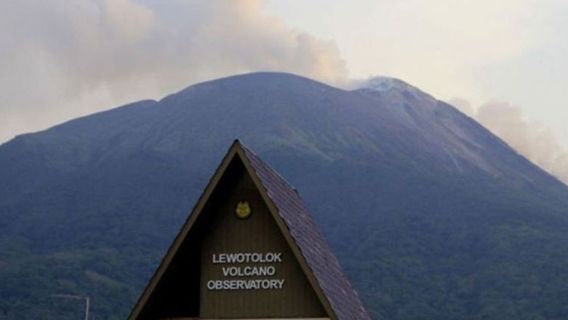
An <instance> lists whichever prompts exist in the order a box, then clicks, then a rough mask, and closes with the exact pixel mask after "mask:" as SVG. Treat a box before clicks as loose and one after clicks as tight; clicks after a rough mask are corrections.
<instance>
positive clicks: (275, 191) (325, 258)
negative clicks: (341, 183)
mask: <svg viewBox="0 0 568 320" xmlns="http://www.w3.org/2000/svg"><path fill="white" fill-rule="evenodd" d="M235 157H238V158H239V159H240V160H241V161H242V163H243V164H244V167H245V169H246V171H247V173H248V174H249V176H250V177H251V179H252V180H253V182H254V184H255V185H256V188H257V189H258V191H259V192H260V194H261V196H262V198H263V200H264V201H265V202H266V204H267V206H268V208H269V211H270V213H271V214H272V215H273V217H274V220H275V222H276V224H277V225H278V227H279V229H280V231H281V232H282V234H283V236H284V238H285V239H286V241H287V242H288V244H289V245H290V247H291V249H292V252H293V253H294V256H295V257H296V259H297V261H298V262H299V264H300V266H301V268H302V269H303V271H304V273H305V275H306V277H307V279H308V281H309V282H310V284H311V286H312V288H313V289H314V291H315V293H316V294H317V297H318V298H319V300H320V302H321V303H322V306H323V307H324V309H325V310H326V312H327V313H328V314H329V316H330V317H331V319H337V320H347V319H349V320H353V319H357V320H359V319H361V320H367V319H371V318H370V316H369V315H368V313H367V311H366V310H365V308H364V307H363V305H362V303H361V301H360V299H359V297H358V295H357V293H356V292H355V290H354V289H353V287H352V286H351V284H350V282H349V280H348V279H347V278H346V277H345V275H344V274H343V272H342V270H341V267H340V265H339V262H338V261H337V258H336V257H335V256H334V254H333V253H332V252H331V249H330V248H329V246H328V245H327V243H326V241H325V240H324V238H323V237H322V235H321V234H320V232H319V231H318V230H317V227H316V225H315V223H314V221H313V220H312V218H311V216H310V214H309V213H308V210H307V208H306V206H305V205H304V203H303V201H302V199H301V198H300V196H299V195H298V193H297V192H296V190H295V189H294V188H293V187H292V186H290V185H289V184H288V183H287V182H286V181H285V180H284V178H282V177H281V176H280V175H279V174H278V173H276V172H275V171H274V170H273V169H272V168H270V166H268V165H267V164H266V163H265V162H263V161H262V160H261V159H260V158H259V157H258V156H257V155H256V154H254V153H253V152H252V151H251V150H250V149H248V148H246V147H245V146H244V145H242V144H241V143H240V142H239V141H238V140H235V142H234V143H233V144H232V146H231V147H230V149H229V151H228V152H227V155H226V156H225V158H224V159H223V161H222V162H221V165H220V166H219V167H218V168H217V170H216V172H215V174H214V175H213V177H212V178H211V180H210V182H209V184H208V185H207V187H206V188H205V191H204V192H203V194H202V195H201V197H200V198H199V200H198V202H197V204H196V205H195V207H194V209H193V211H192V212H191V214H190V216H189V217H188V219H187V221H186V222H185V224H184V225H183V227H182V229H181V231H180V233H179V234H178V235H177V237H176V239H175V240H174V243H173V244H172V246H171V247H170V248H169V250H168V252H167V253H166V256H165V257H164V259H163V260H162V262H161V264H160V266H159V267H158V269H157V271H156V272H155V274H154V276H153V277H152V279H151V280H150V282H149V284H148V286H147V287H146V289H145V290H144V293H143V294H142V296H141V297H140V299H139V300H138V302H137V303H136V305H135V307H134V309H133V310H132V313H131V314H130V316H129V319H137V318H138V315H139V314H140V312H141V311H142V310H143V308H144V305H145V304H146V302H147V300H148V299H149V297H150V296H151V294H152V292H153V290H154V289H155V288H156V286H157V285H158V283H159V282H160V280H161V278H162V276H163V274H164V272H165V271H166V270H167V269H168V266H169V265H170V263H171V261H172V259H173V257H174V256H175V254H176V252H177V250H178V248H179V247H180V246H181V245H182V243H183V242H184V240H185V239H186V236H187V235H188V234H189V232H190V230H191V228H192V226H193V225H194V223H195V221H196V220H197V218H198V217H199V215H200V214H201V212H202V210H203V208H204V207H205V205H206V204H207V202H208V200H209V197H210V196H211V194H212V192H213V191H214V190H215V188H216V186H217V184H218V183H219V181H220V180H221V178H222V177H223V174H224V172H225V170H226V169H227V167H228V166H229V164H230V163H231V162H232V161H233V160H234V159H235Z"/></svg>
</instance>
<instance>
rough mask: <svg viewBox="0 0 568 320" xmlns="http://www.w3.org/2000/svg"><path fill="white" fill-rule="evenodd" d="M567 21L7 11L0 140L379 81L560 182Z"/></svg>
mask: <svg viewBox="0 0 568 320" xmlns="http://www.w3.org/2000/svg"><path fill="white" fill-rule="evenodd" d="M566 17H568V1H563V0H540V1H536V0H499V1H494V0H475V1H474V0H354V1H341V0H310V1H301V0H266V1H262V0H235V1H229V0H218V1H215V0H209V1H197V0H193V1H192V0H188V1H182V0H168V1H160V0H81V1H68V0H51V1H41V0H35V1H33V0H4V1H1V2H0V58H1V59H0V68H1V70H2V72H1V73H0V87H1V88H2V94H1V95H0V142H2V141H6V140H8V139H10V138H11V137H13V136H15V135H17V134H21V133H24V132H29V131H36V130H40V129H43V128H46V127H49V126H51V125H54V124H56V123H59V122H61V121H64V120H68V119H71V118H74V117H77V116H81V115H86V114H90V113H93V112H96V111H100V110H104V109H108V108H110V107H114V106H117V105H120V104H123V103H127V102H131V101H135V100H140V99H145V98H160V97H163V96H164V95H166V94H169V93H172V92H175V91H176V90H179V89H181V88H183V87H186V86H188V85H190V84H192V83H195V82H200V81H203V80H208V79H213V78H217V77H221V76H226V75H231V74H235V73H243V72H251V71H261V70H274V71H288V72H293V73H298V74H302V75H305V76H308V77H312V78H315V79H318V80H322V81H325V82H328V83H331V84H336V85H340V86H341V85H345V84H347V83H348V82H349V80H350V79H361V78H363V79H364V78H367V77H369V76H374V75H387V76H393V77H397V78H401V79H403V80H405V81H407V82H409V83H411V84H413V85H416V86H418V87H419V88H421V89H423V90H425V91H427V92H429V93H431V94H433V95H434V96H436V97H437V98H439V99H443V100H448V101H449V100H451V101H454V102H458V103H456V105H458V107H460V108H462V110H464V111H466V112H468V113H469V114H470V115H471V116H473V117H475V118H477V119H478V120H480V121H481V122H484V123H485V124H486V125H487V126H488V127H491V126H492V127H491V129H492V130H493V131H494V132H496V133H499V134H501V135H502V136H503V135H507V136H508V137H509V138H506V140H507V139H508V140H507V141H508V142H509V143H510V144H512V145H513V146H515V147H516V148H518V149H519V150H521V152H523V153H525V154H526V155H527V156H529V157H530V158H531V159H533V160H534V161H536V162H539V161H540V162H539V164H541V165H543V166H548V168H547V169H549V170H551V171H554V170H556V172H557V175H562V174H561V173H560V172H563V171H562V170H566V177H568V160H563V159H568V156H567V153H566V151H565V149H566V146H568V126H567V125H566V122H567V120H568V107H567V106H566V103H567V102H566V101H568V59H567V57H568V37H566V35H564V34H563V33H565V30H568V19H566ZM456 98H457V99H456ZM504 110H505V111H506V110H509V111H511V110H514V112H504ZM492 111H493V112H494V114H491V112H492ZM508 117H513V118H514V121H513V120H511V119H510V118H508ZM496 118H498V119H501V120H499V121H491V123H490V121H489V120H488V119H492V120H494V119H496ZM512 123H515V125H513V124H512ZM511 126H514V128H516V129H515V130H510V128H511ZM521 129H522V130H521ZM504 132H507V134H505V133H504ZM514 133H518V134H517V135H514ZM543 137H546V139H548V140H547V143H546V145H548V146H549V148H547V149H546V150H547V151H542V150H540V149H539V148H536V147H535V146H538V145H539V143H538V141H539V139H543ZM530 139H532V140H531V141H528V140H530ZM515 141H516V142H515ZM529 146H532V147H529ZM541 153H546V155H548V156H545V157H544V158H546V160H542V161H541V160H535V159H536V158H535V157H536V156H531V154H536V155H538V157H540V158H542V157H543V156H541ZM545 163H549V165H546V164H545ZM550 163H557V164H556V165H551V164H550ZM551 168H554V169H551Z"/></svg>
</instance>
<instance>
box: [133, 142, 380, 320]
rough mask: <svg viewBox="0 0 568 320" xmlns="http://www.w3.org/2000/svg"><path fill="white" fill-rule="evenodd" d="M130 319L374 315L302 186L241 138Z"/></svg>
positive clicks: (340, 319) (346, 318) (355, 319)
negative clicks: (309, 206) (318, 224)
mask: <svg viewBox="0 0 568 320" xmlns="http://www.w3.org/2000/svg"><path fill="white" fill-rule="evenodd" d="M129 319H137V320H142V319H144V320H146V319H152V320H154V319H337V320H359V319H360V320H367V319H370V317H369V315H368V314H367V312H366V310H365V308H364V307H363V305H362V303H361V301H360V300H359V297H358V296H357V293H356V292H355V291H354V289H353V288H352V286H351V284H350V283H349V281H348V280H347V278H346V277H345V276H344V274H343V272H342V271H341V267H340V266H339V263H338V261H337V259H336V258H335V256H334V255H333V253H332V252H331V250H330V248H329V247H328V245H327V243H326V242H325V241H324V239H323V237H322V236H321V234H320V233H319V232H318V231H317V228H316V226H315V224H314V222H313V220H312V218H311V217H310V214H309V213H308V211H307V209H306V207H305V205H304V204H303V202H302V200H301V198H300V197H299V195H298V194H297V192H296V191H295V190H294V188H292V187H291V186H290V185H289V184H288V183H287V182H286V181H285V180H284V179H283V178H282V177H281V176H280V175H279V174H277V173H276V172H275V171H274V170H273V169H271V168H270V167H269V166H268V165H267V164H266V163H264V162H263V161H262V160H260V159H259V158H258V157H257V156H256V155H255V154H254V153H253V152H251V151H250V150H249V149H247V148H246V147H244V146H243V145H242V144H241V143H240V142H239V141H235V142H234V143H233V145H232V146H231V148H230V149H229V151H228V153H227V155H226V156H225V158H224V159H223V161H222V163H221V165H220V166H219V168H218V169H217V171H216V172H215V174H214V175H213V177H212V178H211V180H210V182H209V184H208V185H207V187H206V189H205V191H204V193H203V194H202V196H201V197H200V199H199V200H198V202H197V204H196V206H195V207H194V209H193V211H192V212H191V215H190V216H189V217H188V219H187V221H186V222H185V224H184V225H183V227H182V229H181V231H180V233H179V234H178V235H177V237H176V239H175V240H174V243H173V244H172V245H171V247H170V248H169V250H168V252H167V254H166V256H165V257H164V258H163V260H162V262H161V264H160V266H159V268H158V269H157V271H156V272H155V274H154V276H153V277H152V279H151V280H150V282H149V284H148V285H147V287H146V289H145V290H144V292H143V294H142V295H141V297H140V298H139V300H138V302H137V303H136V305H135V306H134V308H133V310H132V312H131V314H130V316H129Z"/></svg>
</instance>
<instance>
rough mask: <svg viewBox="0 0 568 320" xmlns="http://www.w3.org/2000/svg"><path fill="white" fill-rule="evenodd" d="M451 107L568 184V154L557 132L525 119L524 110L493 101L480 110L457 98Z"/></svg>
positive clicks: (451, 101) (482, 106) (453, 100)
mask: <svg viewBox="0 0 568 320" xmlns="http://www.w3.org/2000/svg"><path fill="white" fill-rule="evenodd" d="M449 103H450V104H452V105H453V106H455V107H456V108H458V109H459V110H461V111H462V112H464V113H465V114H467V115H469V116H471V117H473V118H475V119H477V120H478V121H479V122H480V123H481V124H483V125H484V126H485V127H487V128H488V129H489V130H491V131H492V132H493V133H495V134H496V135H497V136H499V137H500V138H501V139H503V140H504V141H505V142H507V143H508V144H509V145H510V146H511V147H513V148H514V149H515V150H517V151H518V152H519V153H521V154H522V155H524V156H525V157H527V158H528V159H529V160H531V161H532V162H534V163H536V164H537V165H539V166H540V167H541V168H543V169H545V170H547V171H548V172H550V173H551V174H552V175H554V176H556V177H558V178H559V179H560V180H562V181H564V182H566V183H568V151H567V150H565V149H564V148H563V147H562V145H561V144H560V143H559V141H558V139H557V138H556V137H555V135H554V134H553V132H552V131H551V130H550V129H549V128H547V127H545V126H543V125H541V124H539V123H536V122H532V121H529V120H527V119H525V117H524V114H523V110H522V109H521V108H520V107H518V106H515V105H512V104H510V103H508V102H503V101H490V102H487V103H484V104H482V105H481V106H480V107H479V108H478V109H477V110H476V109H474V108H473V107H472V106H471V105H470V104H469V102H467V100H464V99H459V98H454V99H451V100H450V101H449Z"/></svg>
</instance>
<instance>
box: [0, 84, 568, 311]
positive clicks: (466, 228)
mask: <svg viewBox="0 0 568 320" xmlns="http://www.w3.org/2000/svg"><path fill="white" fill-rule="evenodd" d="M235 138H239V139H241V140H242V141H243V142H244V143H245V144H246V145H248V146H249V147H250V148H251V149H253V150H254V151H255V152H256V153H257V154H258V155H259V156H261V157H262V158H263V159H265V160H266V161H267V162H268V163H270V165H271V166H273V167H274V168H275V169H276V170H277V171H279V172H280V173H282V175H283V176H284V177H286V179H287V180H288V181H289V182H290V183H291V184H292V185H294V186H295V187H296V188H297V189H298V190H299V192H300V193H301V195H302V197H303V198H304V200H305V201H306V203H307V205H308V206H309V207H310V209H311V211H312V213H313V214H314V216H315V219H316V221H317V223H318V225H319V227H320V229H321V230H322V231H323V233H324V235H325V236H326V238H327V239H328V241H329V242H330V244H331V246H332V247H333V248H334V249H335V251H336V254H337V256H338V258H339V259H340V261H341V263H342V265H343V267H344V269H345V270H346V272H347V274H348V275H349V277H350V278H351V280H352V282H353V283H354V285H355V286H356V288H357V289H358V291H359V293H360V295H361V296H362V298H363V300H364V301H365V303H366V305H367V307H368V309H369V310H370V311H371V313H372V314H373V316H374V317H375V318H376V319H382V318H384V319H444V318H445V319H560V318H563V317H564V316H565V315H566V314H568V274H567V272H566V270H568V250H566V247H567V246H568V188H567V187H566V186H565V185H564V184H562V183H561V182H559V181H558V180H557V179H555V178H554V177H552V176H550V175H548V174H547V173H546V172H544V171H543V170H541V169H539V168H538V167H536V166H535V165H533V164H532V163H530V162H529V161H528V160H526V159H525V158H523V157H522V156H520V155H519V154H518V153H517V152H515V151H514V150H512V149H511V148H510V147H509V146H507V145H506V144H505V143H504V142H503V141H501V140H500V139H498V138H497V137H495V136H494V135H492V134H491V133H490V132H489V131H488V130H486V129H485V128H483V127H482V126H481V125H479V124H478V123H476V122H475V121H474V120H472V119H470V118H468V117H467V116H465V115H463V114H462V113H460V112H459V111H457V110H456V109H454V108H453V107H451V106H449V105H447V104H445V103H444V102H441V101H437V100H436V99H434V98H432V97H431V96H429V95H428V94H426V93H424V92H422V91H420V90H419V89H417V88H414V87H412V86H410V85H408V84H406V83H404V82H402V81H399V80H394V79H376V80H375V81H370V82H369V83H368V84H367V85H365V86H363V87H362V88H360V89H357V90H351V91H347V90H341V89H337V88H334V87H330V86H328V85H325V84H322V83H318V82H315V81H312V80H309V79H306V78H302V77H298V76H294V75H290V74H281V73H255V74H248V75H241V76H234V77H229V78H224V79H219V80H214V81H210V82H206V83H201V84H197V85H194V86H191V87H188V88H187V89H185V90H182V91H180V92H178V93H175V94H172V95H170V96H168V97H166V98H164V99H162V100H161V101H140V102H136V103H133V104H130V105H127V106H123V107H119V108H116V109H113V110H110V111H106V112H102V113H98V114H94V115H91V116H87V117H84V118H80V119H76V120H73V121H70V122H67V123H64V124H61V125H58V126H56V127H53V128H51V129H49V130H46V131H43V132H38V133H32V134H26V135H22V136H19V137H16V138H15V139H13V140H11V141H9V142H7V143H5V144H3V145H1V146H0V319H22V318H28V319H76V318H77V316H78V315H80V314H81V311H82V309H81V308H82V306H81V304H80V302H78V301H73V300H68V299H61V298H58V297H56V296H54V295H56V294H80V295H89V296H91V297H92V307H93V310H92V311H93V315H94V316H95V318H96V319H124V318H125V317H126V315H127V313H128V311H129V310H130V308H131V306H132V304H133V303H134V301H135V299H136V298H137V297H138V295H139V294H140V293H141V290H142V288H143V286H144V284H145V282H146V281H147V279H148V278H149V277H150V275H151V273H152V272H153V270H154V268H155V267H156V266H157V263H158V262H159V259H160V258H161V256H162V255H163V254H164V253H165V249H166V248H167V246H168V245H169V243H170V242H171V240H172V238H173V237H174V235H175V234H176V233H177V231H178V229H179V228H180V226H181V223H182V221H183V220H184V219H185V217H186V215H187V214H188V212H189V211H190V210H191V207H192V205H193V204H194V202H195V201H196V199H197V197H198V196H199V194H200V192H201V190H202V188H203V187H204V186H205V184H206V183H207V180H208V178H209V177H210V175H211V174H212V173H213V170H214V169H215V167H216V166H217V165H218V162H219V161H220V159H221V157H222V156H223V154H224V153H225V151H226V148H227V147H228V146H229V145H230V144H231V142H232V141H233V140H234V139H235Z"/></svg>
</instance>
